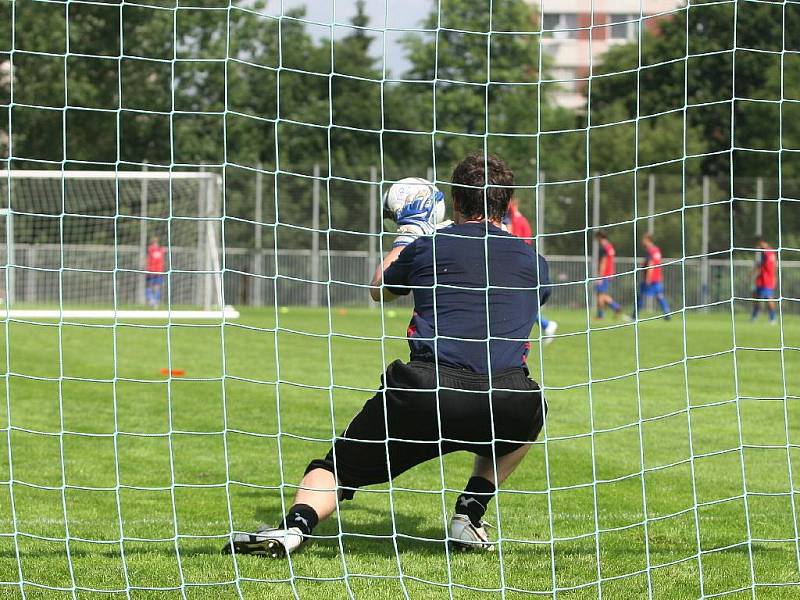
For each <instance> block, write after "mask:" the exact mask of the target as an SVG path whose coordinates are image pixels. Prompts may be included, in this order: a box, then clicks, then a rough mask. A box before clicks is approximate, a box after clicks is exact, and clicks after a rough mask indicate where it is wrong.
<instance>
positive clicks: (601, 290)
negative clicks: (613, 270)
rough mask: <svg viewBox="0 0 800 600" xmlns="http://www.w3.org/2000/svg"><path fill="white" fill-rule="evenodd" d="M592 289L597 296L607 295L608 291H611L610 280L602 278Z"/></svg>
mask: <svg viewBox="0 0 800 600" xmlns="http://www.w3.org/2000/svg"><path fill="white" fill-rule="evenodd" d="M594 289H595V290H596V291H597V293H598V294H607V293H608V290H609V289H611V278H610V277H603V278H602V279H601V280H600V281H598V282H597V283H596V284H594Z"/></svg>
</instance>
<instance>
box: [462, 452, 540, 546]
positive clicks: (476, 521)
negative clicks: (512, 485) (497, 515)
mask: <svg viewBox="0 0 800 600" xmlns="http://www.w3.org/2000/svg"><path fill="white" fill-rule="evenodd" d="M529 449H530V444H525V445H523V446H520V447H519V448H517V449H516V450H514V451H513V452H511V453H509V454H506V455H504V456H498V457H497V459H496V460H492V458H491V457H487V456H476V457H475V464H474V466H473V468H472V477H470V479H469V481H468V482H467V486H466V487H465V488H464V491H463V492H462V493H461V494H460V495H459V496H458V500H456V508H455V514H454V515H453V519H452V520H451V521H450V540H451V542H452V544H453V546H454V547H455V548H457V549H461V550H473V549H477V550H494V544H493V543H492V542H491V541H490V540H489V536H488V535H487V534H486V527H485V526H486V522H485V521H484V520H483V515H484V514H486V510H487V509H488V508H489V503H490V502H491V501H492V498H494V496H495V493H496V492H497V485H499V484H501V483H503V482H504V481H505V480H506V479H508V476H509V475H511V473H513V472H514V470H515V469H516V468H517V467H518V466H519V464H520V463H521V462H522V459H523V458H525V455H526V454H527V453H528V450H529ZM495 467H496V468H495Z"/></svg>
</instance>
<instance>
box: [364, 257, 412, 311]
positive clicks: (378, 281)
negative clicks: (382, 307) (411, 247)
mask: <svg viewBox="0 0 800 600" xmlns="http://www.w3.org/2000/svg"><path fill="white" fill-rule="evenodd" d="M404 248H405V246H395V247H394V248H392V249H391V250H390V251H389V253H388V254H387V255H386V256H384V257H383V260H382V261H381V264H379V265H378V268H377V269H375V275H374V276H373V277H372V281H371V282H370V284H369V285H370V288H369V295H370V296H372V299H373V300H375V302H380V300H381V298H383V301H384V302H392V301H393V300H397V299H398V298H399V297H400V296H398V295H397V294H393V293H392V292H391V291H389V288H387V287H383V286H382V284H383V272H384V271H385V270H386V269H388V268H389V266H390V265H391V264H392V263H394V262H395V261H396V260H397V258H398V257H399V256H400V253H401V252H402V251H403V249H404Z"/></svg>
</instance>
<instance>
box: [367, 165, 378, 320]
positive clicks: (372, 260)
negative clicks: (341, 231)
mask: <svg viewBox="0 0 800 600" xmlns="http://www.w3.org/2000/svg"><path fill="white" fill-rule="evenodd" d="M369 180H370V181H371V182H372V184H371V185H370V186H369V254H368V255H367V281H369V280H370V279H372V271H373V269H375V268H377V262H378V256H377V254H378V250H377V248H378V239H377V235H378V198H379V194H378V187H377V185H378V169H377V167H374V166H372V167H370V168H369ZM367 305H368V306H369V307H370V308H371V309H375V308H377V305H376V304H375V303H374V302H369V301H368V302H367Z"/></svg>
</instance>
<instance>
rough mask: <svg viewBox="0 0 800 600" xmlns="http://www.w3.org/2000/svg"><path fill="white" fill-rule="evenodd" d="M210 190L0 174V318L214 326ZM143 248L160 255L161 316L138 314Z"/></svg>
mask: <svg viewBox="0 0 800 600" xmlns="http://www.w3.org/2000/svg"><path fill="white" fill-rule="evenodd" d="M220 181H221V179H220V177H219V176H218V175H214V174H211V173H202V172H178V173H170V172H166V171H163V172H157V171H149V172H148V171H121V172H120V171H116V172H115V171H80V170H75V171H40V170H15V171H5V172H0V195H1V196H2V197H3V198H4V199H5V200H6V203H7V207H6V208H5V210H3V212H2V216H3V217H4V221H5V222H4V227H3V233H4V234H5V235H4V239H3V242H4V245H3V250H4V254H5V257H6V261H4V262H6V264H7V265H8V266H7V267H6V276H5V282H6V289H5V294H4V302H5V304H6V308H7V311H8V315H9V316H11V317H53V318H59V317H68V318H74V317H84V318H104V317H106V318H107V317H114V316H121V317H125V318H131V317H133V318H146V319H152V318H154V317H161V318H164V317H165V316H167V315H168V314H171V315H172V316H173V317H177V318H219V316H220V315H221V314H222V312H221V311H220V307H223V306H224V304H223V301H222V271H221V260H220V246H221V244H220V231H221V215H220V204H221V197H220V194H221V190H220ZM152 239H157V240H158V243H159V245H163V248H164V249H165V261H164V272H163V273H160V274H159V275H160V276H161V277H162V278H163V283H162V284H161V287H162V288H163V289H162V291H161V295H162V297H163V306H165V307H167V308H168V309H170V310H168V311H164V310H162V311H160V312H158V313H154V312H153V311H149V310H142V308H143V307H144V306H145V304H146V300H145V297H146V286H147V280H146V276H147V273H148V272H147V247H148V244H150V242H151V240H152ZM191 307H195V308H194V309H193V310H192V308H191ZM234 314H235V311H234V310H233V309H231V308H229V309H228V311H227V313H226V316H229V317H230V316H234Z"/></svg>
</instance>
